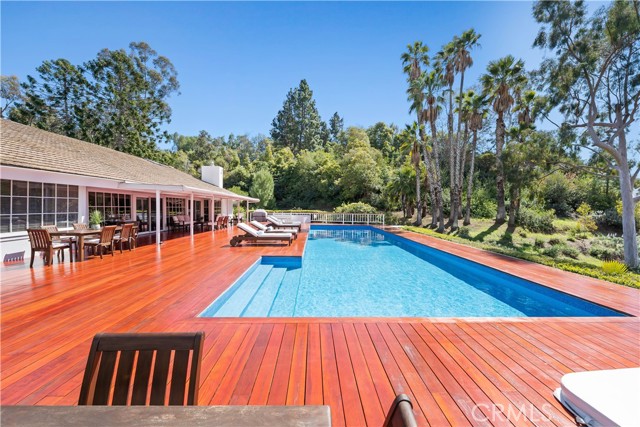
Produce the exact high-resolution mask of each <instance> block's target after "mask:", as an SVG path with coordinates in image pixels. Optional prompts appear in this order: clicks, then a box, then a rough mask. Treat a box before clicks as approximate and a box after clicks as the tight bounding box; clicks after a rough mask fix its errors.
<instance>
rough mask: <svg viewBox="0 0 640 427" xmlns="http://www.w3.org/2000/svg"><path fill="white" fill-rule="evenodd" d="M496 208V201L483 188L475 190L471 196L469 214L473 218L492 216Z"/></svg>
mask: <svg viewBox="0 0 640 427" xmlns="http://www.w3.org/2000/svg"><path fill="white" fill-rule="evenodd" d="M465 203H466V202H465ZM464 206H466V204H465V205H464ZM497 209H498V206H497V205H496V201H495V200H494V199H493V198H492V197H490V196H489V194H487V192H486V191H485V190H484V189H479V190H478V191H475V192H474V193H473V195H472V196H471V216H473V217H474V218H494V217H495V216H496V211H497Z"/></svg>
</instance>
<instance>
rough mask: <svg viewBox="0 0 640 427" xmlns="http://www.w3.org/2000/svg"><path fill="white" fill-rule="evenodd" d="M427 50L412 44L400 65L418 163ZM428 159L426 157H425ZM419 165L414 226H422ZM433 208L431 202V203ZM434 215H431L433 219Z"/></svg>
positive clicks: (428, 169)
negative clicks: (415, 136) (414, 118)
mask: <svg viewBox="0 0 640 427" xmlns="http://www.w3.org/2000/svg"><path fill="white" fill-rule="evenodd" d="M428 53H429V48H428V47H427V46H426V45H424V44H422V42H419V41H417V42H414V43H413V45H408V46H407V52H405V53H403V54H402V57H401V58H402V64H403V70H404V72H405V73H406V74H407V82H408V83H409V88H408V89H407V94H408V99H409V101H410V103H411V107H410V109H409V111H410V112H415V113H416V115H417V123H416V130H417V132H418V134H419V136H420V138H419V139H418V140H417V144H418V146H417V147H416V148H417V150H418V151H417V156H418V161H419V160H420V150H421V148H422V146H423V144H424V142H425V136H424V126H423V118H422V115H423V114H422V111H423V110H424V106H423V103H424V93H423V86H424V83H423V82H424V75H423V72H422V67H423V66H424V67H427V66H429V55H428ZM427 159H428V156H427ZM412 162H413V152H412ZM418 168H419V165H418V166H416V186H417V188H416V193H417V194H416V199H417V201H418V203H417V209H416V210H417V217H416V225H421V224H422V205H421V202H420V201H421V198H420V188H419V182H420V179H419V178H420V177H419V171H418ZM426 169H427V177H428V181H429V190H430V193H431V198H432V201H433V199H434V189H433V176H432V173H431V168H430V165H429V163H427V165H426ZM431 205H432V207H433V202H432V203H431ZM434 216H435V215H432V217H434ZM432 222H433V219H432Z"/></svg>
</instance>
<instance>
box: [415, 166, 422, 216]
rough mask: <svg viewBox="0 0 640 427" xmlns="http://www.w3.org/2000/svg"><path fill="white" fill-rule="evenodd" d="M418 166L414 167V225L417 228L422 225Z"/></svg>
mask: <svg viewBox="0 0 640 427" xmlns="http://www.w3.org/2000/svg"><path fill="white" fill-rule="evenodd" d="M420 199H421V197H420V165H418V167H416V208H417V209H416V210H417V215H416V222H415V223H414V224H415V225H417V226H418V227H419V226H421V225H422V202H421V201H420Z"/></svg>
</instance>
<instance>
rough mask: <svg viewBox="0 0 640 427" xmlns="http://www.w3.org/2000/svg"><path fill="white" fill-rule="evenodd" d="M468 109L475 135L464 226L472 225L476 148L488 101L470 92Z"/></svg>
mask: <svg viewBox="0 0 640 427" xmlns="http://www.w3.org/2000/svg"><path fill="white" fill-rule="evenodd" d="M463 102H464V103H465V104H466V108H467V110H468V111H469V130H470V131H471V132H472V133H473V140H472V141H473V142H472V143H471V164H470V165H469V177H468V183H467V206H466V209H465V214H464V221H463V222H462V224H463V225H469V224H471V195H472V194H473V174H474V167H475V160H476V146H477V143H478V131H479V130H480V129H482V125H483V120H484V118H485V117H486V115H487V101H486V99H485V97H484V96H482V94H477V93H475V92H474V91H472V90H469V91H467V92H466V93H465V95H464V101H463Z"/></svg>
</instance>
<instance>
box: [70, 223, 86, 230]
mask: <svg viewBox="0 0 640 427" xmlns="http://www.w3.org/2000/svg"><path fill="white" fill-rule="evenodd" d="M73 229H74V230H88V229H89V224H85V223H83V222H74V223H73Z"/></svg>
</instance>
